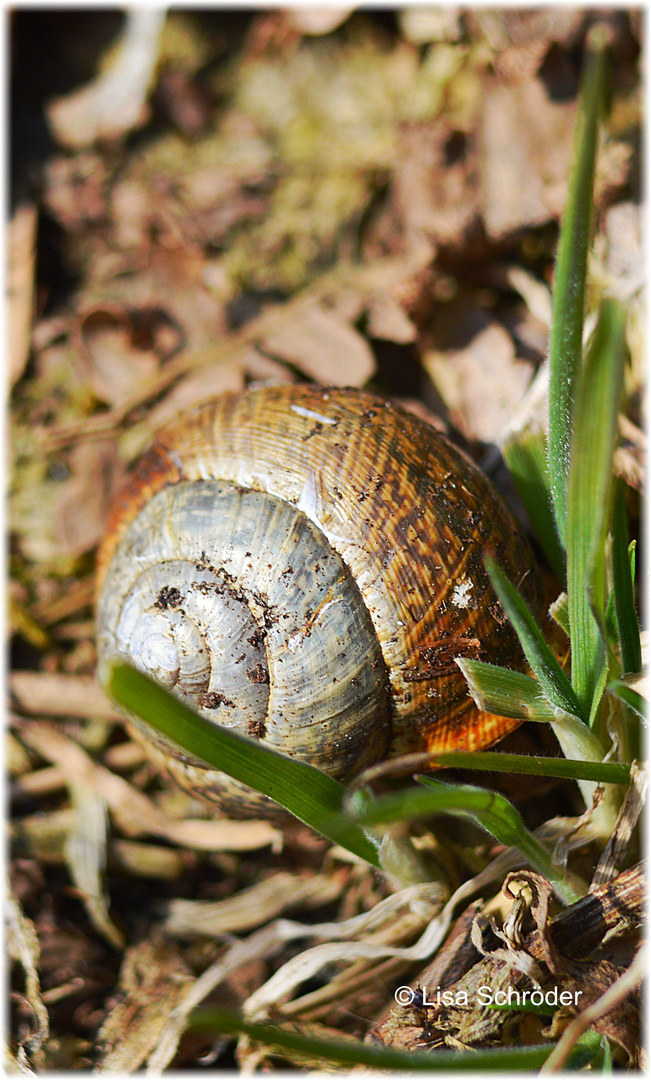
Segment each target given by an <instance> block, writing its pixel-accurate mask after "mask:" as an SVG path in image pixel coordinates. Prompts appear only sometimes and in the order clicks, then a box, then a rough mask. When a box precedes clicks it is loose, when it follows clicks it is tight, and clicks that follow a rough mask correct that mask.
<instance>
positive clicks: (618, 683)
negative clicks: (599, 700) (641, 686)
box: [607, 679, 648, 721]
mask: <svg viewBox="0 0 651 1080" xmlns="http://www.w3.org/2000/svg"><path fill="white" fill-rule="evenodd" d="M607 689H608V693H609V694H612V695H613V697H616V698H619V700H620V701H623V702H624V704H625V705H628V707H629V709H632V710H633V712H634V713H635V714H636V715H637V716H639V717H640V719H641V720H645V721H646V718H647V714H648V707H647V704H648V703H647V702H646V701H645V699H644V698H643V697H642V695H641V694H640V693H638V691H637V690H634V689H633V687H632V686H629V684H628V683H627V682H625V681H624V680H623V679H613V681H612V682H610V683H608V687H607Z"/></svg>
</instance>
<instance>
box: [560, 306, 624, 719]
mask: <svg viewBox="0 0 651 1080" xmlns="http://www.w3.org/2000/svg"><path fill="white" fill-rule="evenodd" d="M624 335H625V316H624V312H623V309H622V307H621V305H620V304H618V303H617V302H615V301H613V300H606V301H604V303H603V305H602V309H601V313H600V318H599V321H598V323H597V327H596V330H595V334H594V337H593V341H592V343H591V347H590V350H589V353H588V356H587V360H586V364H585V367H584V369H583V372H582V375H581V378H580V380H579V382H578V385H577V392H576V403H575V408H574V425H573V427H574V430H573V437H572V460H571V464H570V472H569V477H568V488H567V490H568V514H567V537H566V539H567V598H568V612H569V620H570V636H571V641H572V686H573V689H574V690H575V692H576V696H577V697H578V699H579V701H580V703H581V708H582V712H583V714H584V715H586V716H591V717H592V716H594V710H595V707H596V704H597V702H598V698H599V697H600V695H601V693H602V692H603V687H604V685H605V677H606V670H607V669H606V663H607V656H606V645H605V641H604V634H605V630H604V627H605V579H606V561H605V560H606V555H605V549H606V534H607V530H608V526H609V514H610V507H611V494H612V460H613V453H614V449H615V445H616V441H617V412H618V407H619V402H620V400H621V393H622V387H623V379H624V358H625V336H624Z"/></svg>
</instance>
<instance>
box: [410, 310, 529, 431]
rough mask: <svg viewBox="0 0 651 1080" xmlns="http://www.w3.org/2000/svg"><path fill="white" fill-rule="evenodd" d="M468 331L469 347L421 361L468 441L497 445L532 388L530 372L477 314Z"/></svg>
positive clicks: (493, 325) (500, 331)
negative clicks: (473, 332)
mask: <svg viewBox="0 0 651 1080" xmlns="http://www.w3.org/2000/svg"><path fill="white" fill-rule="evenodd" d="M465 323H466V330H467V331H469V330H470V328H471V327H472V328H476V330H477V332H476V333H475V334H474V336H473V337H472V339H471V340H470V342H469V344H468V345H467V346H465V347H464V348H460V349H449V350H446V351H445V352H443V351H440V350H429V351H427V352H425V353H424V355H423V366H424V367H425V368H426V370H427V372H428V373H429V375H430V378H431V379H432V381H433V383H434V384H435V386H436V388H437V390H438V392H439V394H440V395H441V397H442V399H443V401H444V402H445V404H446V406H447V408H448V409H449V412H450V419H451V421H452V423H454V424H455V425H456V427H457V428H458V429H459V430H460V431H461V432H463V434H464V435H465V436H466V437H467V438H469V439H480V440H482V442H498V441H499V437H500V435H501V433H502V431H503V429H504V427H505V426H506V425H507V424H508V422H509V420H510V418H511V417H512V416H513V413H514V411H515V409H516V407H517V406H518V404H519V403H520V401H521V400H522V398H523V397H524V394H525V392H526V390H527V388H528V386H529V384H530V382H531V376H532V371H531V366H530V365H529V364H528V363H526V362H525V361H523V360H518V359H517V357H516V355H515V346H514V344H513V341H512V339H511V337H510V335H509V334H508V333H507V332H506V330H505V329H504V327H503V326H501V325H500V324H499V323H497V322H490V321H489V320H488V319H487V317H486V316H485V315H484V314H483V313H482V312H480V311H476V312H474V313H472V312H469V313H467V315H466V319H465Z"/></svg>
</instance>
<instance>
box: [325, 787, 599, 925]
mask: <svg viewBox="0 0 651 1080" xmlns="http://www.w3.org/2000/svg"><path fill="white" fill-rule="evenodd" d="M419 781H420V783H421V784H422V785H423V788H421V789H420V790H419V789H411V788H409V789H407V790H406V791H401V792H399V793H397V794H393V795H386V796H384V797H382V798H379V799H377V800H374V801H373V802H370V803H369V802H366V804H365V805H364V806H363V807H361V808H360V807H358V817H357V820H359V822H361V823H363V824H364V825H377V824H380V823H381V822H382V823H385V824H386V823H389V822H394V821H409V820H411V819H412V818H422V817H429V816H430V815H432V814H453V815H455V816H460V817H466V818H471V819H472V820H473V821H475V822H476V823H477V824H478V825H480V826H481V827H482V828H483V829H485V830H486V832H489V833H490V834H491V836H493V837H494V838H495V839H496V840H498V841H499V842H500V843H501V844H504V845H506V847H516V848H517V849H518V850H519V851H520V852H521V853H522V854H523V855H524V856H525V858H526V859H527V860H528V861H529V862H530V863H531V865H532V866H533V867H535V869H536V870H538V871H539V872H540V873H541V874H543V875H544V876H545V877H546V878H547V879H548V880H549V881H550V882H551V883H552V885H553V886H554V892H555V893H556V895H557V896H558V897H559V899H560V900H562V902H563V903H565V904H572V903H574V902H575V901H576V900H578V899H579V894H578V893H577V892H576V891H575V890H574V888H573V887H572V886H571V885H570V884H568V882H566V881H565V880H564V879H563V878H561V877H559V875H558V872H557V871H556V870H555V868H554V866H553V865H552V861H551V858H550V856H549V853H548V852H547V850H546V849H545V848H544V847H543V845H542V844H541V843H540V841H539V840H538V839H537V838H536V837H535V836H534V835H533V833H531V832H529V830H528V829H527V828H526V827H525V825H524V822H523V821H522V818H521V817H520V815H519V813H518V811H517V810H516V808H515V807H514V806H513V805H512V804H511V803H510V802H509V801H508V799H505V798H504V796H503V795H500V794H499V793H498V792H495V791H488V790H486V789H485V788H479V787H473V786H471V785H470V784H443V783H441V782H440V781H438V780H432V779H431V778H430V777H424V776H421V777H419ZM339 820H340V821H341V825H342V828H345V820H344V819H339Z"/></svg>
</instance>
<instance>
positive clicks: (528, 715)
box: [456, 659, 605, 762]
mask: <svg viewBox="0 0 651 1080" xmlns="http://www.w3.org/2000/svg"><path fill="white" fill-rule="evenodd" d="M456 663H457V664H458V665H459V667H460V668H461V671H462V672H463V674H464V676H465V679H466V682H467V683H468V689H469V691H470V694H471V696H472V698H473V700H474V702H475V704H476V705H477V708H478V709H481V710H483V711H484V712H492V713H495V714H497V715H498V716H509V717H512V718H513V719H520V720H535V721H536V722H538V723H549V724H551V726H552V728H553V731H554V734H555V735H556V737H557V739H558V741H559V743H560V745H561V749H562V750H563V753H564V754H565V756H566V757H567V758H570V759H572V758H579V759H580V760H582V761H595V762H600V761H602V760H603V757H604V753H605V751H604V748H603V746H602V745H601V743H600V742H599V739H598V738H597V736H596V735H595V734H594V732H592V731H590V728H589V727H588V726H587V724H584V723H583V721H582V720H579V718H578V717H577V716H574V715H572V714H571V713H567V712H565V711H564V710H563V709H558V708H556V706H554V705H552V703H551V702H550V701H549V700H548V698H547V697H546V695H545V694H544V693H543V692H542V690H541V688H540V685H539V683H537V682H536V680H535V679H532V678H530V676H529V675H523V674H522V673H521V672H519V671H509V670H508V669H507V668H501V667H496V666H495V665H494V664H486V663H484V661H483V660H460V659H457V661H456Z"/></svg>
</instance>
